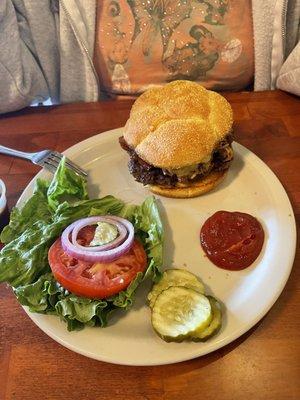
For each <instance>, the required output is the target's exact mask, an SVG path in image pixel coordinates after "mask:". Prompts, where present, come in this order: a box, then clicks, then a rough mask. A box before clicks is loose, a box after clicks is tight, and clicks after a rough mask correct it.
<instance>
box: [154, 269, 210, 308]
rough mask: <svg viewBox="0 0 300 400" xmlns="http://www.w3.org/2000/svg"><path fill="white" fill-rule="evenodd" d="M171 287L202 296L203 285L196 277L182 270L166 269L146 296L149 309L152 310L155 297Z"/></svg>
mask: <svg viewBox="0 0 300 400" xmlns="http://www.w3.org/2000/svg"><path fill="white" fill-rule="evenodd" d="M171 286H184V287H188V288H191V289H194V290H196V292H199V293H202V294H204V285H203V283H202V282H201V281H200V280H199V278H198V277H197V276H196V275H194V274H192V273H191V272H189V271H186V270H184V269H176V268H171V269H167V270H166V271H165V272H164V273H163V276H162V278H161V280H160V281H159V282H158V283H156V284H155V285H154V286H153V287H152V290H151V292H150V293H149V294H148V300H149V306H150V308H153V306H154V303H155V300H156V298H157V296H158V295H159V294H160V293H161V292H162V291H163V290H166V289H168V288H169V287H171Z"/></svg>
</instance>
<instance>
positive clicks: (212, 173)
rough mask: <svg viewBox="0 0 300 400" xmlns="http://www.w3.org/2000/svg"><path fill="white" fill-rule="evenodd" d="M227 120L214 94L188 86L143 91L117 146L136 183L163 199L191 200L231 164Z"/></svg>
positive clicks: (227, 106) (227, 114)
mask: <svg viewBox="0 0 300 400" xmlns="http://www.w3.org/2000/svg"><path fill="white" fill-rule="evenodd" d="M232 124H233V115H232V109H231V106H230V104H229V103H228V102H227V100H226V99H225V98H224V97H222V96H221V95H220V94H218V93H216V92H213V91H210V90H206V89H205V88H204V87H202V86H201V85H199V84H197V83H195V82H190V81H182V80H179V81H173V82H171V83H168V84H167V85H165V86H163V87H153V88H150V89H148V90H147V91H146V92H144V93H143V94H142V95H141V96H140V97H139V98H138V99H137V100H136V101H135V103H134V104H133V106H132V109H131V112H130V117H129V119H128V121H127V122H126V125H125V129H124V136H122V137H121V138H120V139H119V141H120V145H121V147H122V148H123V149H124V150H126V151H127V152H128V154H129V156H130V160H129V163H128V167H129V171H130V173H131V174H132V175H133V177H134V178H135V180H136V181H138V182H140V183H142V184H143V185H146V186H148V187H149V189H150V190H151V191H152V192H153V193H156V194H159V195H162V196H167V197H179V198H186V197H196V196H199V195H201V194H203V193H206V192H208V191H210V190H212V189H213V188H214V187H215V186H216V185H218V184H219V183H220V182H221V181H222V180H223V178H224V177H225V175H226V173H227V171H228V168H229V166H230V164H231V162H232V159H233V150H232V146H231V144H232V140H233V135H232Z"/></svg>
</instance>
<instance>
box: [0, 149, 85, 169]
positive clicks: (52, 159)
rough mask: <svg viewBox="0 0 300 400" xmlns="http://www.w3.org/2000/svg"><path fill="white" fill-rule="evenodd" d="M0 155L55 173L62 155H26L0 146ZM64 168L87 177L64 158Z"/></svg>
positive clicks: (41, 153)
mask: <svg viewBox="0 0 300 400" xmlns="http://www.w3.org/2000/svg"><path fill="white" fill-rule="evenodd" d="M0 154H5V155H8V156H13V157H19V158H24V159H26V160H30V161H31V162H33V163H34V164H37V165H40V166H41V167H45V168H46V169H48V170H49V171H51V172H53V173H55V171H56V169H57V167H58V164H59V163H60V160H61V159H62V157H63V154H61V153H59V152H57V151H53V150H42V151H38V152H36V153H27V152H24V151H19V150H14V149H10V148H9V147H5V146H1V145H0ZM66 166H67V167H68V168H70V169H72V170H73V171H75V172H76V173H77V174H79V175H81V176H83V177H87V173H86V172H85V171H84V170H83V169H82V168H80V167H79V166H78V165H76V164H74V163H73V162H72V161H71V160H69V159H68V158H66Z"/></svg>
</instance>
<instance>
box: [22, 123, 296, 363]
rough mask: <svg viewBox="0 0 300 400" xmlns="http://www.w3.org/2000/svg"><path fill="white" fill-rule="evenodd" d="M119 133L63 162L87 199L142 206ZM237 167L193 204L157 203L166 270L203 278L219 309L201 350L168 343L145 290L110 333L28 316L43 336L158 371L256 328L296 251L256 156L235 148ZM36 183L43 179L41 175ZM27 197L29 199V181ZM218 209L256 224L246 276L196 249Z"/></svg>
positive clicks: (276, 189)
mask: <svg viewBox="0 0 300 400" xmlns="http://www.w3.org/2000/svg"><path fill="white" fill-rule="evenodd" d="M121 135H122V129H116V130H114V131H110V132H107V133H102V134H101V135H96V136H94V137H91V138H89V139H87V140H85V141H83V142H81V143H78V144H76V145H75V146H73V147H71V148H70V149H68V150H67V151H66V152H65V154H66V155H68V156H69V157H70V158H72V160H74V161H75V162H77V163H78V164H79V165H81V166H82V167H84V168H85V169H86V170H87V171H88V172H89V191H90V196H91V197H97V196H104V195H107V194H113V195H114V196H116V197H120V198H121V199H124V200H126V201H130V202H134V203H140V202H142V201H143V200H144V198H145V197H146V196H147V195H149V192H148V191H147V190H146V189H145V188H144V187H143V186H142V185H141V184H139V183H137V182H135V181H134V180H133V178H132V177H131V176H130V174H129V172H128V170H127V161H128V155H127V154H126V153H125V151H123V150H121V149H120V147H119V144H118V140H117V139H118V137H119V136H121ZM234 150H235V160H234V162H233V165H232V167H231V168H230V171H229V173H228V176H227V178H226V179H225V180H224V182H223V183H222V184H221V185H220V186H219V187H217V188H216V189H215V190H213V191H212V192H210V193H208V194H206V195H204V196H201V197H198V198H194V199H168V198H163V197H159V196H158V197H159V204H160V210H161V215H162V219H163V223H164V227H165V234H166V235H165V236H166V250H165V267H171V266H176V267H180V268H187V269H188V270H190V271H192V272H193V273H195V274H197V275H198V276H200V277H201V278H202V280H203V281H204V283H205V284H206V288H207V291H208V293H211V294H213V295H214V296H216V297H217V298H218V299H220V300H221V302H222V303H223V305H224V310H226V311H225V317H224V323H223V327H222V329H221V331H220V332H219V334H218V335H216V336H215V337H213V338H212V339H210V340H209V341H207V342H206V343H180V344H178V343H165V342H164V341H162V340H161V339H160V338H159V337H157V336H156V335H155V333H154V332H153V330H152V328H151V323H150V312H149V309H148V307H147V306H146V301H145V299H146V295H147V290H148V289H147V288H146V287H143V288H139V290H138V294H137V298H136V302H135V305H134V307H133V308H132V309H131V310H130V311H128V312H127V313H126V314H124V313H123V314H122V313H118V314H115V316H114V317H113V318H112V321H111V324H110V326H108V327H107V328H104V329H101V328H85V329H84V330H82V331H80V332H71V333H70V332H68V331H67V329H66V325H65V324H64V323H63V322H61V321H60V320H59V318H57V317H55V316H46V315H40V314H33V313H30V312H29V311H28V310H27V309H26V308H25V310H26V312H27V313H28V315H29V316H30V318H31V319H32V320H33V321H34V322H35V324H36V325H37V326H39V327H40V328H41V329H42V330H43V331H44V332H45V333H46V334H47V335H49V336H50V337H52V338H53V339H54V340H56V341H57V342H59V343H60V344H62V345H63V346H65V347H67V348H69V349H71V350H73V351H76V352H78V353H80V354H83V355H85V356H88V357H91V358H95V359H97V360H101V361H107V362H111V363H116V364H126V365H159V364H169V363H175V362H179V361H184V360H188V359H192V358H195V357H198V356H201V355H204V354H207V353H210V352H212V351H213V350H216V349H218V348H220V347H222V346H224V345H226V344H227V343H230V342H232V341H233V340H234V339H236V338H238V337H239V336H241V335H242V334H243V333H244V332H246V331H247V330H248V329H250V328H251V327H252V326H253V325H255V324H256V322H258V321H259V320H260V319H261V318H262V317H263V316H264V315H265V314H266V313H267V311H268V310H269V309H270V308H271V307H272V305H273V304H274V302H275V301H276V299H277V298H278V296H279V295H280V293H281V291H282V290H283V288H284V285H285V283H286V281H287V279H288V277H289V274H290V271H291V268H292V264H293V260H294V255H295V246H296V229H295V219H294V215H293V210H292V207H291V204H290V202H289V199H288V197H287V195H286V192H285V190H284V189H283V187H282V185H281V184H280V182H279V181H278V179H277V178H276V176H275V175H274V174H273V173H272V171H271V170H270V169H269V168H268V167H267V166H266V165H265V164H264V163H263V162H262V161H261V160H260V159H259V158H258V157H256V156H255V155H254V154H253V153H251V152H250V151H249V150H247V149H246V148H245V147H243V146H241V145H239V144H237V143H235V144H234ZM37 176H38V177H47V176H50V175H48V174H47V173H46V172H45V171H42V172H40V173H39V174H38V175H37ZM35 179H36V177H35V178H34V179H33V181H32V182H31V183H30V184H29V185H28V186H27V188H26V189H25V190H24V192H23V194H22V196H21V198H20V200H19V203H20V204H21V203H22V202H23V201H24V200H25V199H27V198H28V197H29V196H30V195H31V193H32V189H33V186H34V181H35ZM220 209H223V210H228V211H242V212H247V213H250V214H252V215H253V216H255V217H257V218H258V219H259V220H260V221H261V222H262V224H263V227H264V230H265V236H266V239H265V244H264V247H263V250H262V252H261V254H260V256H259V258H258V259H257V260H256V262H255V263H254V264H253V265H252V266H251V267H249V268H247V269H245V270H243V271H236V272H230V271H226V270H222V269H219V268H217V267H215V266H214V265H213V264H212V263H211V262H210V261H209V260H208V259H207V258H206V257H204V254H203V251H202V249H201V247H200V243H199V231H200V227H201V225H202V224H203V222H204V221H205V220H206V219H207V218H208V217H209V216H210V215H212V214H213V213H214V212H215V211H218V210H220Z"/></svg>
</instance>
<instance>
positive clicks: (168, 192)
mask: <svg viewBox="0 0 300 400" xmlns="http://www.w3.org/2000/svg"><path fill="white" fill-rule="evenodd" d="M226 174H227V170H226V171H215V172H211V173H210V174H209V175H207V176H206V177H204V178H202V179H201V180H199V181H196V182H193V183H191V184H190V185H188V186H182V187H174V188H168V187H164V186H158V185H149V189H150V190H151V192H152V193H155V194H158V195H160V196H164V197H173V198H191V197H197V196H200V195H202V194H204V193H207V192H209V191H210V190H212V189H213V188H214V187H215V186H217V185H218V184H219V183H220V182H222V180H223V179H224V178H225V176H226Z"/></svg>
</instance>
